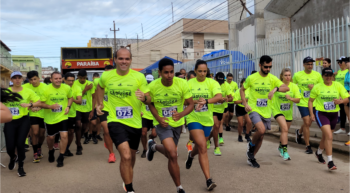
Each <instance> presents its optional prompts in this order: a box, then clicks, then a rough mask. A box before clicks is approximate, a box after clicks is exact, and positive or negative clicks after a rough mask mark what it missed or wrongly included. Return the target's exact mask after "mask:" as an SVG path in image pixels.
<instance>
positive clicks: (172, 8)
mask: <svg viewBox="0 0 350 193" xmlns="http://www.w3.org/2000/svg"><path fill="white" fill-rule="evenodd" d="M171 12H172V15H173V23H174V7H173V2H171Z"/></svg>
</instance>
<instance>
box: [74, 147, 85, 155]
mask: <svg viewBox="0 0 350 193" xmlns="http://www.w3.org/2000/svg"><path fill="white" fill-rule="evenodd" d="M82 150H83V147H82V146H77V152H76V153H75V154H76V155H82V154H83V152H82Z"/></svg>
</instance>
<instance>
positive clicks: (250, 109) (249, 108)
mask: <svg viewBox="0 0 350 193" xmlns="http://www.w3.org/2000/svg"><path fill="white" fill-rule="evenodd" d="M244 109H245V111H246V112H250V111H252V108H251V107H250V106H249V105H248V104H247V105H246V106H244Z"/></svg>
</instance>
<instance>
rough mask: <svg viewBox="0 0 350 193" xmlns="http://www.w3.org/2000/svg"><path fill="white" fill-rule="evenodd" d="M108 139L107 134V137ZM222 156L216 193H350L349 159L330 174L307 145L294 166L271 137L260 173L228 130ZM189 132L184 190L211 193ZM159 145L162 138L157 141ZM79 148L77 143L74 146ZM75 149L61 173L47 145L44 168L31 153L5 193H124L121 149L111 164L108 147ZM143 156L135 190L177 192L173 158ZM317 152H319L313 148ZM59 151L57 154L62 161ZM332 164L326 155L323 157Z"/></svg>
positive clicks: (216, 167) (294, 149)
mask: <svg viewBox="0 0 350 193" xmlns="http://www.w3.org/2000/svg"><path fill="white" fill-rule="evenodd" d="M101 136H102V135H101ZM223 137H224V140H225V144H224V146H221V152H222V156H221V157H219V156H214V154H213V152H214V147H213V146H212V147H211V149H210V150H208V155H209V161H210V169H211V176H212V178H213V181H214V182H216V183H217V188H216V189H214V191H213V192H221V193H222V192H224V193H229V192H254V193H265V192H266V193H273V192H284V193H286V192H344V193H348V192H349V156H347V155H344V154H338V153H333V160H334V163H335V164H336V166H337V167H338V170H336V171H332V172H330V171H328V168H327V166H326V165H323V164H319V163H318V162H317V159H316V158H315V155H307V154H305V153H304V146H303V145H297V144H295V143H292V145H290V146H289V147H288V152H289V154H290V156H291V159H292V160H291V161H289V162H286V161H283V160H282V158H281V157H279V154H278V151H277V146H278V144H279V140H278V139H277V138H275V137H272V136H265V141H264V142H263V145H262V148H261V149H260V150H261V151H260V152H259V153H258V155H257V156H256V158H257V161H258V163H259V164H260V166H261V167H260V168H259V169H256V168H252V167H250V166H248V164H247V157H246V154H245V152H246V149H247V143H246V142H244V143H239V142H238V141H237V132H236V131H234V132H232V131H231V132H226V131H224V135H223ZM187 140H188V132H187V133H186V134H182V136H181V138H180V142H179V148H178V150H179V157H178V163H179V165H180V170H181V182H182V186H183V187H184V189H185V190H186V192H187V193H200V192H207V191H206V184H205V178H204V175H203V173H202V170H201V169H200V165H199V162H198V157H196V158H195V160H194V162H193V165H192V168H191V169H190V170H187V169H186V168H185V161H186V157H187V153H186V152H187V150H186V148H185V144H186V142H187ZM156 141H157V143H159V139H158V138H157V140H156ZM73 144H74V142H73ZM75 148H76V147H75V146H74V145H73V146H72V147H71V151H72V152H73V153H74V156H73V157H69V158H65V160H64V164H65V165H64V167H62V168H57V167H56V162H54V163H49V162H48V160H47V158H48V157H47V155H48V149H47V146H46V144H44V145H43V149H44V151H43V152H44V158H43V159H42V161H41V163H32V152H33V151H32V149H30V151H29V152H27V154H26V156H27V158H26V160H25V164H24V170H25V172H26V173H27V176H26V177H22V178H20V177H18V176H17V167H16V168H15V169H14V170H13V171H10V170H8V168H7V167H6V168H1V192H3V193H19V192H20V193H32V192H33V193H34V192H35V193H41V192H43V193H71V192H72V193H79V192H82V193H83V192H84V193H87V192H103V193H110V192H111V193H112V192H113V193H123V192H124V191H123V189H122V183H123V182H122V179H121V177H120V173H119V160H120V159H119V154H118V153H117V151H116V150H115V153H116V158H117V162H116V163H112V164H109V163H107V159H108V151H107V150H106V149H105V148H104V146H103V142H101V141H99V143H98V144H97V145H94V144H92V142H90V143H89V144H87V145H83V148H84V150H83V155H81V156H76V155H75V151H76V149H75ZM139 150H140V154H137V160H136V166H135V168H134V181H133V185H134V189H135V192H136V193H141V192H146V193H150V192H155V193H168V192H173V193H176V187H175V185H174V184H173V181H172V179H171V177H170V174H169V172H168V168H167V159H166V158H165V157H164V156H163V155H161V154H160V153H159V152H157V153H155V157H154V159H153V161H152V162H149V161H147V160H146V158H141V157H140V156H141V153H142V147H141V144H140V148H139ZM313 150H314V151H315V150H316V149H313ZM58 154H59V151H58V150H56V152H55V156H56V158H57V156H58ZM323 155H324V158H325V160H326V161H327V158H326V155H325V152H324V153H323ZM1 162H2V163H3V164H4V165H6V166H7V165H8V163H9V157H8V155H7V154H6V153H1Z"/></svg>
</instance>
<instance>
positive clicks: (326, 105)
mask: <svg viewBox="0 0 350 193" xmlns="http://www.w3.org/2000/svg"><path fill="white" fill-rule="evenodd" d="M323 106H324V110H326V111H331V110H334V109H335V104H334V102H333V101H332V102H324V103H323Z"/></svg>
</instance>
